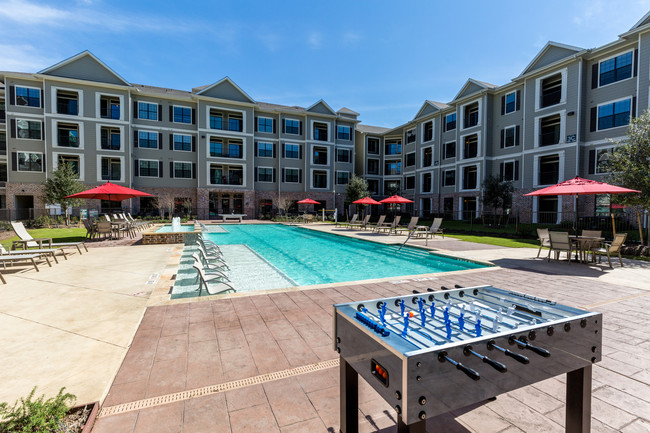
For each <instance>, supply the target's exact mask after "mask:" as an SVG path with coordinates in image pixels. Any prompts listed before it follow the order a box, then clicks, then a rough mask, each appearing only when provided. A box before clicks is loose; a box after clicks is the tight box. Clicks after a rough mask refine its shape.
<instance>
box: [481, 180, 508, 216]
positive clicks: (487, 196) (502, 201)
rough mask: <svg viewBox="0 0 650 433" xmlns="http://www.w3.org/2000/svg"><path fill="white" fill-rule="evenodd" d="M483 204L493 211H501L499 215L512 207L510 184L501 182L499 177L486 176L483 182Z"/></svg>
mask: <svg viewBox="0 0 650 433" xmlns="http://www.w3.org/2000/svg"><path fill="white" fill-rule="evenodd" d="M482 186H483V204H484V205H486V206H489V207H491V208H492V209H494V213H495V214H496V213H497V209H501V214H502V215H504V214H505V213H506V209H509V208H510V207H511V206H512V193H513V191H514V187H513V186H512V182H507V181H504V180H501V178H500V177H499V176H488V177H487V178H486V179H485V181H484V182H483V185H482Z"/></svg>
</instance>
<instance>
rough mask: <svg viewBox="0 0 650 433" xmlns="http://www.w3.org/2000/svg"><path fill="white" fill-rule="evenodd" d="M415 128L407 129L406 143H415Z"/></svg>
mask: <svg viewBox="0 0 650 433" xmlns="http://www.w3.org/2000/svg"><path fill="white" fill-rule="evenodd" d="M415 138H416V137H415V128H413V129H409V130H408V131H406V144H410V143H415Z"/></svg>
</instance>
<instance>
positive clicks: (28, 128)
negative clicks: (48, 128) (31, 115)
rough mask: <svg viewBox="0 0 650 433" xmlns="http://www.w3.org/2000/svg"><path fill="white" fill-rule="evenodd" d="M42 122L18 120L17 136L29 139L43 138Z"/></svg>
mask: <svg viewBox="0 0 650 433" xmlns="http://www.w3.org/2000/svg"><path fill="white" fill-rule="evenodd" d="M41 127H42V123H41V122H35V121H32V120H22V119H17V120H16V130H17V131H16V137H18V138H25V139H29V140H40V139H41Z"/></svg>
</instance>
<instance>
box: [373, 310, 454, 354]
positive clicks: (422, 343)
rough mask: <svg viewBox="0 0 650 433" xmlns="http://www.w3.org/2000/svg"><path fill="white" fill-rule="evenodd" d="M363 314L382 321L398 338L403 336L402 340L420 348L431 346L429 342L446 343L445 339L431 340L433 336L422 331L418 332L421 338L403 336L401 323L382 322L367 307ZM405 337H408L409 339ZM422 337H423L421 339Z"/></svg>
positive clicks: (378, 321)
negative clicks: (441, 340) (442, 340)
mask: <svg viewBox="0 0 650 433" xmlns="http://www.w3.org/2000/svg"><path fill="white" fill-rule="evenodd" d="M387 310H388V308H387ZM388 311H392V310H388ZM394 313H395V314H397V315H398V316H399V313H397V312H396V311H394ZM364 314H367V315H369V316H371V317H372V318H373V319H374V320H375V321H376V322H377V323H384V324H385V325H384V326H386V327H390V328H392V331H393V333H395V334H397V335H398V336H399V337H400V338H403V339H404V340H406V341H408V342H409V343H411V344H414V345H416V346H418V347H420V348H421V349H422V348H428V347H431V344H430V343H435V344H446V343H447V341H445V342H440V343H439V342H437V341H435V340H433V338H432V337H431V336H430V335H428V334H427V335H424V334H422V333H420V334H421V338H415V337H414V336H413V335H408V334H407V336H404V335H402V332H403V331H404V326H403V324H394V323H391V322H389V321H387V320H384V321H383V322H382V321H381V318H380V317H378V316H377V315H376V314H375V313H373V312H371V311H370V310H368V309H366V311H365V312H364ZM400 317H401V316H400ZM402 319H403V317H402ZM407 337H410V340H409V338H407ZM422 337H423V338H424V339H422ZM411 340H413V341H411Z"/></svg>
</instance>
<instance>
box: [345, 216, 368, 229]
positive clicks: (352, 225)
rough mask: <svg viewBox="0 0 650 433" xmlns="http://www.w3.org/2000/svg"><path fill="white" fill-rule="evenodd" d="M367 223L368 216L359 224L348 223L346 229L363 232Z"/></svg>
mask: <svg viewBox="0 0 650 433" xmlns="http://www.w3.org/2000/svg"><path fill="white" fill-rule="evenodd" d="M368 221H370V214H368V215H366V216H365V217H364V218H363V221H361V222H360V223H350V224H348V229H349V230H352V229H355V230H359V229H363V230H365V229H366V226H367V225H368Z"/></svg>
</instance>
